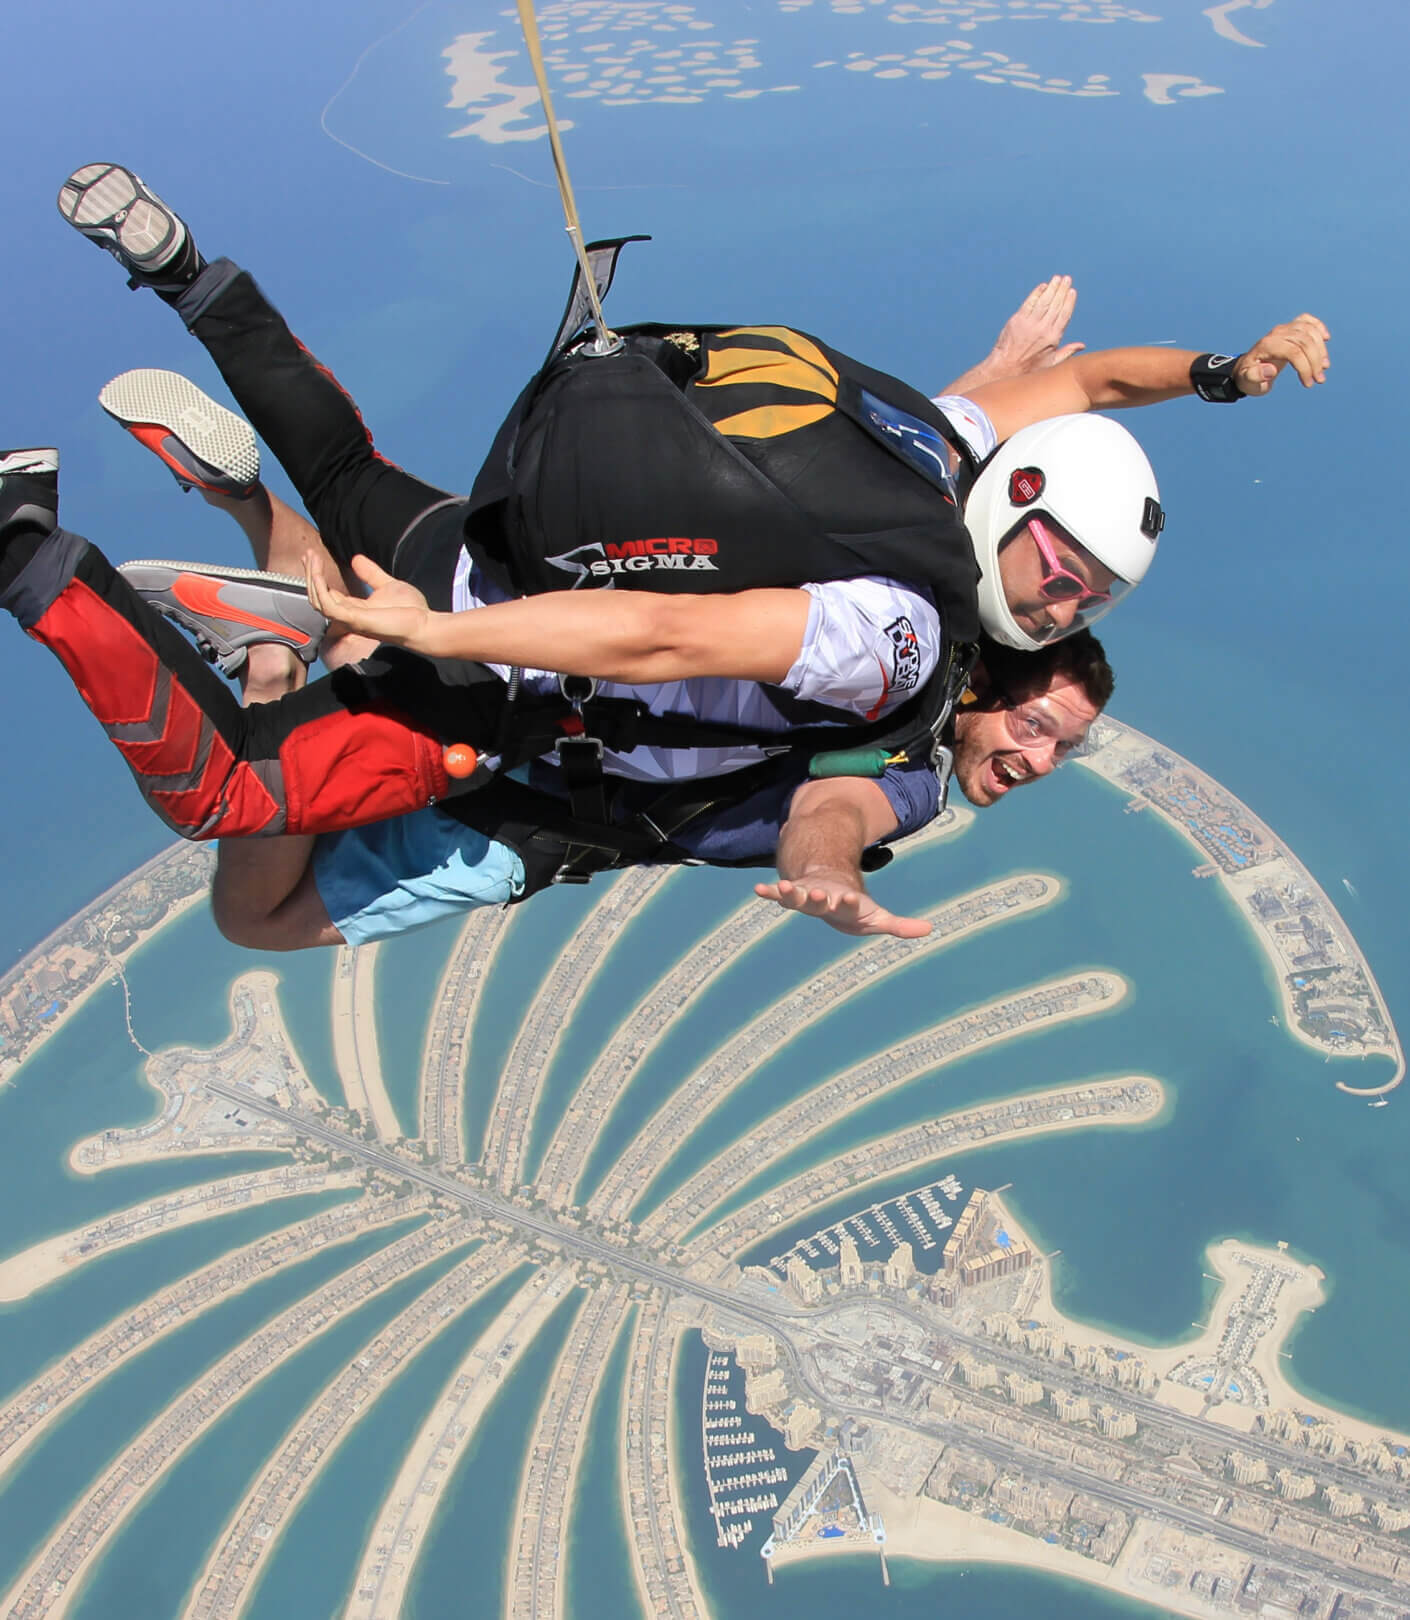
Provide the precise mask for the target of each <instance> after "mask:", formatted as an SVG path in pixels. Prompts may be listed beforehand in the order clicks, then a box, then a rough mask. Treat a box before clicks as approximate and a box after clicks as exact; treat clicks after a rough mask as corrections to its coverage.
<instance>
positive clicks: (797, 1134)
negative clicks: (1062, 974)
mask: <svg viewBox="0 0 1410 1620" xmlns="http://www.w3.org/2000/svg"><path fill="white" fill-rule="evenodd" d="M1126 991H1127V984H1126V981H1125V979H1123V978H1121V977H1119V976H1118V975H1117V974H1115V973H1105V972H1094V973H1086V974H1080V975H1072V976H1071V977H1066V978H1062V979H1052V980H1049V981H1048V983H1046V984H1039V985H1032V986H1029V987H1028V988H1027V989H1024V990H1019V991H1015V992H1013V993H1012V994H1010V995H1008V996H1005V997H1004V998H1003V999H1002V1000H1001V1001H995V1002H990V1003H989V1004H988V1005H987V1006H984V1007H977V1008H972V1009H971V1010H970V1011H968V1012H965V1013H961V1014H960V1016H959V1017H957V1018H948V1019H946V1020H945V1021H944V1022H943V1023H938V1024H932V1025H931V1026H930V1028H929V1029H926V1030H922V1031H921V1033H920V1034H919V1035H913V1036H912V1037H911V1038H910V1039H909V1040H908V1041H904V1042H901V1043H899V1044H898V1045H897V1046H895V1047H894V1048H893V1049H892V1050H891V1051H889V1052H885V1051H883V1052H881V1053H877V1054H874V1055H873V1056H871V1057H868V1058H864V1059H863V1060H862V1061H861V1062H860V1063H854V1064H853V1065H852V1066H851V1068H848V1069H843V1070H842V1071H841V1072H840V1073H837V1074H832V1075H829V1076H828V1078H827V1079H826V1080H823V1081H821V1082H820V1083H819V1084H818V1085H816V1086H814V1087H813V1088H812V1089H811V1090H810V1091H805V1092H804V1093H803V1094H802V1095H801V1096H799V1097H795V1098H794V1099H793V1100H792V1101H791V1102H789V1103H787V1104H785V1105H784V1107H782V1108H780V1109H778V1110H777V1111H776V1112H775V1113H773V1114H771V1115H769V1117H768V1118H767V1119H765V1120H763V1121H761V1122H760V1123H759V1124H758V1125H757V1126H755V1127H754V1129H753V1130H751V1131H750V1133H749V1135H748V1136H747V1137H745V1138H743V1139H742V1140H740V1141H736V1142H733V1143H731V1144H730V1146H729V1147H727V1148H726V1149H725V1150H724V1151H723V1152H722V1153H719V1154H717V1155H716V1156H715V1158H713V1159H712V1160H711V1161H710V1162H709V1163H708V1164H706V1165H705V1166H704V1167H703V1168H702V1169H701V1170H699V1171H697V1173H696V1174H695V1175H694V1176H692V1177H691V1178H690V1180H689V1181H687V1182H686V1183H685V1184H684V1185H683V1186H682V1187H680V1188H679V1189H678V1191H676V1192H674V1193H672V1194H671V1196H670V1198H668V1199H667V1200H666V1202H665V1203H664V1204H661V1205H660V1206H659V1207H658V1208H657V1209H655V1210H653V1211H652V1213H651V1214H650V1215H648V1216H647V1217H646V1218H645V1219H644V1220H643V1221H642V1230H643V1232H649V1233H651V1234H653V1235H655V1236H658V1237H659V1236H662V1235H664V1234H665V1233H667V1232H671V1233H674V1234H679V1233H681V1232H682V1231H684V1234H685V1241H686V1242H687V1243H689V1242H690V1241H691V1240H692V1238H693V1237H694V1236H695V1235H696V1234H697V1233H698V1232H699V1229H700V1227H701V1226H702V1225H703V1224H704V1222H705V1221H707V1220H708V1219H709V1214H710V1211H712V1210H714V1209H717V1208H718V1207H719V1206H720V1205H721V1204H722V1203H724V1202H726V1201H727V1200H728V1199H730V1198H732V1197H734V1196H735V1194H736V1193H737V1192H738V1191H739V1189H740V1188H741V1187H743V1186H745V1185H746V1184H747V1183H748V1182H750V1181H752V1180H753V1179H754V1177H755V1176H756V1175H758V1174H759V1173H760V1172H761V1171H765V1170H767V1169H768V1167H769V1166H770V1165H773V1164H776V1163H777V1162H778V1161H779V1160H780V1159H782V1158H787V1157H789V1156H790V1155H791V1154H793V1153H794V1152H796V1151H797V1149H798V1148H800V1147H802V1146H803V1145H804V1144H806V1143H807V1142H808V1141H810V1140H811V1139H812V1138H813V1137H815V1136H818V1135H820V1134H821V1133H822V1132H824V1131H827V1130H830V1129H831V1128H832V1127H833V1126H834V1125H835V1124H836V1123H837V1121H838V1120H839V1119H842V1118H844V1117H845V1116H846V1115H848V1114H850V1113H853V1112H855V1111H856V1110H857V1109H858V1108H862V1107H865V1106H867V1105H868V1104H870V1103H872V1102H874V1101H875V1100H876V1099H877V1098H878V1097H880V1096H882V1095H883V1094H884V1093H886V1092H888V1091H893V1090H895V1089H897V1088H899V1087H902V1086H906V1085H909V1084H910V1083H911V1082H912V1081H914V1080H918V1079H920V1078H921V1077H922V1076H926V1075H933V1074H937V1073H938V1072H939V1071H940V1070H941V1069H944V1068H947V1067H948V1066H949V1065H950V1064H952V1063H959V1062H963V1061H967V1060H968V1059H970V1058H973V1057H976V1056H978V1054H979V1053H981V1052H986V1051H989V1050H990V1049H991V1048H993V1047H995V1046H999V1045H1002V1044H1003V1043H1004V1042H1006V1041H1011V1040H1014V1039H1017V1038H1019V1037H1024V1036H1029V1035H1036V1034H1041V1033H1042V1032H1043V1031H1045V1030H1048V1029H1052V1028H1055V1027H1056V1026H1057V1025H1059V1024H1065V1023H1070V1022H1071V1021H1072V1020H1073V1019H1077V1018H1089V1017H1091V1016H1092V1015H1093V1014H1095V1013H1102V1012H1109V1011H1110V1010H1111V1009H1112V1008H1113V1007H1115V1006H1117V1005H1118V1004H1119V1003H1120V1002H1121V1001H1122V1000H1123V999H1124V998H1125V995H1126ZM1012 1101H1013V1099H1012V1097H1009V1098H1006V1099H1005V1100H1004V1107H1006V1108H1007V1107H1009V1106H1010V1105H1011V1103H1012Z"/></svg>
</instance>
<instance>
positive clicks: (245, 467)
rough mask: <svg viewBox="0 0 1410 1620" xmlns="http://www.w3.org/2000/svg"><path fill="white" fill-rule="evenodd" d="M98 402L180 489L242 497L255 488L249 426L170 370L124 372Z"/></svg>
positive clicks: (256, 458) (255, 445)
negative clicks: (152, 457)
mask: <svg viewBox="0 0 1410 1620" xmlns="http://www.w3.org/2000/svg"><path fill="white" fill-rule="evenodd" d="M98 403H99V404H100V405H101V406H102V407H103V409H104V410H105V411H106V412H107V413H108V415H109V416H111V417H112V419H113V420H114V421H115V422H117V423H119V424H120V425H121V426H122V427H125V428H126V429H127V431H128V432H129V433H130V434H131V435H132V437H133V438H134V439H136V440H137V442H138V443H139V444H140V445H143V446H145V448H146V449H148V450H150V451H151V452H152V454H153V455H154V456H156V457H158V458H159V459H160V460H161V461H162V462H164V463H165V464H166V466H167V467H168V468H169V469H170V471H171V473H172V475H173V476H174V477H175V479H176V481H177V483H178V484H180V485H181V487H182V488H183V489H202V490H205V491H207V493H209V494H212V495H226V496H229V497H231V498H232V499H233V500H237V501H242V500H247V499H248V498H249V497H250V496H251V495H253V494H254V492H255V491H256V490H257V489H258V488H259V445H258V443H257V442H256V440H255V430H254V429H253V428H252V427H251V426H250V424H249V423H248V422H247V421H245V419H244V418H243V417H241V416H236V414H235V412H234V411H228V410H226V408H225V407H224V406H223V405H217V404H216V402H215V401H214V400H213V399H211V398H210V396H209V395H207V394H203V393H202V392H201V390H200V389H199V388H197V387H196V385H195V383H193V382H188V381H187V379H186V378H185V377H182V376H180V375H179V374H178V373H177V372H175V371H124V372H123V374H122V375H121V376H120V377H114V378H113V380H112V381H111V382H110V383H108V384H107V385H106V386H105V387H104V388H103V390H102V392H101V393H100V394H99V395H98Z"/></svg>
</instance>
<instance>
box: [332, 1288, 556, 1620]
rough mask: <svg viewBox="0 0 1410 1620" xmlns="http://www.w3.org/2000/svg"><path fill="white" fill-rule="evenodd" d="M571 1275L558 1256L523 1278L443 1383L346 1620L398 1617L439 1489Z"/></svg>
mask: <svg viewBox="0 0 1410 1620" xmlns="http://www.w3.org/2000/svg"><path fill="white" fill-rule="evenodd" d="M572 1273H573V1267H572V1265H571V1263H569V1262H566V1261H559V1262H557V1263H555V1264H553V1265H551V1266H549V1267H547V1268H546V1269H545V1270H543V1271H540V1272H537V1273H536V1274H535V1275H534V1276H532V1277H531V1278H529V1280H528V1281H527V1282H525V1283H524V1285H523V1286H522V1287H521V1288H519V1289H518V1290H517V1291H516V1293H515V1294H514V1296H513V1298H512V1299H511V1300H510V1301H509V1303H508V1304H507V1305H506V1306H505V1307H504V1309H503V1310H501V1311H500V1313H499V1315H498V1316H496V1317H495V1319H494V1321H492V1322H491V1323H490V1325H489V1326H488V1327H487V1328H486V1329H485V1330H484V1332H483V1333H481V1334H480V1336H479V1337H478V1338H477V1339H476V1340H475V1342H474V1344H472V1345H471V1346H470V1348H469V1350H468V1351H466V1353H465V1355H464V1357H463V1358H462V1360H461V1361H460V1363H459V1365H458V1366H457V1367H456V1369H455V1371H454V1372H453V1373H452V1374H451V1375H450V1377H449V1378H448V1379H447V1380H446V1383H445V1386H444V1388H443V1389H442V1390H441V1393H440V1395H439V1397H438V1398H437V1401H436V1406H435V1410H434V1411H433V1412H432V1414H431V1416H430V1417H429V1418H428V1419H427V1421H426V1423H425V1424H424V1425H423V1426H422V1428H421V1431H420V1432H419V1433H418V1434H417V1436H416V1438H415V1439H414V1440H413V1441H412V1442H411V1445H410V1447H409V1448H408V1449H407V1452H406V1455H405V1456H404V1457H403V1459H402V1464H401V1468H400V1469H399V1470H398V1472H397V1476H396V1478H395V1479H394V1480H393V1482H392V1488H391V1490H390V1491H388V1493H387V1496H386V1499H385V1500H384V1501H383V1503H382V1506H381V1509H380V1510H379V1512H378V1514H377V1517H376V1520H375V1521H374V1526H373V1529H372V1533H371V1535H370V1537H369V1539H368V1543H367V1545H366V1546H365V1547H364V1548H363V1550H362V1556H361V1558H360V1560H359V1562H358V1570H359V1572H360V1573H359V1575H358V1578H357V1584H356V1586H355V1587H354V1589H353V1595H352V1598H351V1599H350V1600H349V1602H348V1606H347V1608H346V1609H345V1610H344V1611H343V1613H344V1617H345V1620H397V1616H398V1615H400V1614H401V1612H402V1606H403V1603H404V1602H405V1598H406V1592H407V1588H408V1587H409V1585H410V1583H411V1579H412V1577H413V1575H414V1574H415V1572H416V1563H417V1560H418V1559H419V1558H420V1556H421V1553H422V1550H423V1549H424V1547H425V1545H426V1531H427V1528H428V1527H429V1525H430V1523H431V1520H432V1519H433V1518H434V1517H435V1514H436V1510H437V1508H439V1506H440V1499H441V1489H442V1487H443V1486H444V1485H445V1483H446V1482H447V1481H448V1480H449V1479H450V1477H451V1473H452V1471H453V1469H454V1467H455V1464H456V1462H457V1461H458V1459H459V1457H460V1456H461V1455H462V1454H463V1453H464V1451H465V1448H466V1446H467V1445H468V1444H469V1442H470V1440H471V1439H472V1437H473V1436H474V1434H475V1431H476V1429H477V1428H478V1427H479V1424H480V1421H481V1419H482V1418H483V1417H484V1415H485V1413H486V1412H487V1411H488V1410H489V1406H490V1403H491V1402H492V1401H493V1400H494V1398H495V1396H496V1395H497V1394H498V1393H499V1391H500V1389H501V1388H502V1387H503V1384H504V1379H505V1376H506V1374H507V1373H508V1371H509V1369H510V1368H512V1367H514V1366H516V1365H517V1364H518V1362H519V1360H520V1359H521V1358H522V1356H523V1355H524V1353H525V1351H526V1350H528V1349H529V1347H530V1346H531V1345H532V1344H533V1343H534V1340H535V1338H536V1337H537V1335H538V1332H539V1329H540V1328H542V1326H543V1325H544V1323H545V1322H546V1321H547V1320H548V1318H549V1317H550V1316H551V1315H552V1313H553V1308H554V1306H556V1305H557V1304H558V1302H559V1300H560V1299H561V1298H562V1297H563V1293H564V1290H565V1289H566V1288H568V1287H569V1286H570V1285H571V1282H572ZM501 1350H504V1351H505V1354H504V1355H503V1356H501V1355H500V1354H499V1352H500V1351H501Z"/></svg>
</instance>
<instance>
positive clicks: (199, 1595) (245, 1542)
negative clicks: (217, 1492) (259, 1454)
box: [183, 1240, 522, 1620]
mask: <svg viewBox="0 0 1410 1620" xmlns="http://www.w3.org/2000/svg"><path fill="white" fill-rule="evenodd" d="M521 1252H522V1251H521V1250H520V1249H519V1248H518V1246H517V1245H515V1244H512V1243H510V1242H508V1241H506V1240H500V1241H498V1242H492V1243H488V1244H485V1245H483V1246H482V1247H480V1248H478V1249H477V1250H476V1251H475V1252H474V1253H473V1254H471V1255H468V1256H467V1257H466V1258H465V1259H464V1260H462V1261H461V1262H460V1264H459V1265H457V1266H455V1267H454V1268H452V1269H451V1270H450V1271H448V1272H446V1273H445V1274H444V1275H443V1276H442V1277H440V1278H439V1279H438V1280H437V1281H436V1282H434V1283H432V1285H431V1286H430V1287H429V1288H428V1289H426V1290H425V1291H424V1292H422V1293H421V1294H419V1295H417V1297H416V1299H415V1300H413V1301H412V1303H411V1304H410V1305H408V1306H407V1307H406V1309H405V1310H403V1311H402V1312H401V1313H400V1314H399V1315H397V1316H396V1317H394V1318H393V1320H392V1321H390V1322H388V1323H387V1324H386V1325H385V1326H384V1327H382V1328H380V1329H379V1330H378V1331H377V1333H376V1334H375V1336H374V1337H373V1338H372V1339H371V1340H370V1341H369V1342H368V1343H367V1344H365V1345H364V1346H363V1347H362V1349H361V1350H360V1351H359V1352H358V1353H357V1354H356V1355H355V1356H354V1357H353V1358H352V1359H351V1360H350V1361H349V1363H348V1364H347V1365H346V1366H345V1367H343V1369H342V1370H341V1371H340V1372H338V1373H337V1374H335V1376H334V1377H333V1378H332V1379H331V1380H330V1381H329V1382H328V1383H327V1384H325V1385H324V1387H323V1388H322V1389H321V1390H320V1391H319V1393H318V1394H317V1395H316V1396H314V1398H313V1400H312V1401H311V1402H310V1403H309V1405H308V1406H307V1407H306V1408H305V1409H304V1411H303V1412H301V1413H300V1414H299V1416H298V1418H296V1419H295V1421H294V1424H293V1426H292V1428H290V1429H289V1431H288V1432H287V1433H286V1434H285V1435H284V1437H283V1438H282V1440H280V1441H279V1442H278V1444H277V1445H276V1446H275V1447H274V1448H273V1450H272V1452H271V1454H270V1460H269V1461H268V1462H267V1463H266V1465H265V1467H264V1470H263V1472H262V1473H261V1474H260V1476H259V1477H258V1478H257V1479H256V1480H255V1482H254V1483H253V1484H252V1485H251V1486H250V1488H249V1490H248V1491H247V1492H246V1494H245V1497H244V1499H243V1501H241V1503H240V1504H239V1506H238V1507H237V1508H236V1509H235V1511H234V1513H233V1514H232V1515H231V1516H230V1518H229V1519H228V1520H227V1521H226V1523H225V1525H224V1527H223V1528H222V1530H221V1532H220V1535H219V1537H218V1538H217V1540H216V1551H215V1553H214V1554H213V1555H212V1556H211V1558H210V1559H209V1560H208V1561H207V1564H206V1567H205V1569H204V1570H203V1571H202V1573H201V1576H200V1578H199V1579H198V1580H197V1582H196V1583H195V1585H194V1587H193V1588H192V1589H191V1591H190V1593H188V1595H187V1601H186V1606H185V1609H184V1610H183V1620H234V1617H235V1616H236V1615H238V1614H240V1613H242V1612H243V1610H244V1608H245V1605H246V1603H247V1601H248V1599H249V1596H250V1593H251V1591H252V1589H253V1588H254V1586H255V1584H256V1582H257V1581H258V1580H259V1578H260V1574H261V1573H262V1570H263V1567H264V1565H265V1563H266V1561H267V1560H268V1558H269V1556H270V1555H271V1553H272V1552H273V1551H274V1549H275V1548H276V1547H277V1546H278V1543H279V1531H280V1529H281V1527H282V1526H283V1525H284V1524H286V1523H287V1522H288V1521H289V1520H290V1519H291V1518H292V1517H293V1516H294V1514H295V1513H296V1512H297V1510H298V1506H299V1504H300V1503H301V1502H302V1501H303V1500H304V1499H305V1497H307V1495H308V1493H309V1492H310V1491H311V1490H312V1489H313V1487H314V1484H315V1483H316V1482H317V1480H318V1478H319V1476H320V1475H321V1474H322V1472H323V1470H324V1468H325V1467H326V1466H327V1465H328V1463H329V1462H330V1461H331V1460H332V1459H333V1457H334V1456H335V1455H336V1454H337V1451H338V1448H339V1446H340V1445H341V1444H342V1442H343V1440H344V1439H345V1438H346V1434H347V1431H348V1430H349V1429H350V1428H352V1427H353V1426H354V1425H355V1424H356V1423H358V1422H359V1421H360V1420H361V1419H362V1417H363V1416H365V1415H366V1413H367V1412H369V1411H370V1410H371V1409H372V1407H373V1406H375V1405H376V1403H377V1399H378V1397H379V1396H380V1395H381V1394H382V1393H383V1392H384V1391H385V1390H386V1388H387V1386H388V1384H390V1383H391V1382H392V1381H393V1380H394V1379H396V1378H397V1377H398V1375H399V1374H400V1373H402V1372H403V1371H404V1369H405V1367H406V1365H407V1363H408V1362H409V1361H411V1360H412V1359H414V1358H415V1357H416V1356H417V1355H419V1354H420V1352H421V1351H422V1350H423V1349H425V1347H426V1346H427V1345H428V1344H430V1343H431V1342H432V1341H433V1340H435V1339H436V1338H438V1337H439V1336H440V1335H441V1334H442V1333H444V1332H445V1331H446V1330H447V1329H448V1328H450V1327H452V1326H453V1325H454V1324H455V1323H456V1322H457V1321H458V1320H459V1319H460V1317H461V1316H462V1315H463V1313H464V1312H465V1311H467V1310H469V1308H470V1307H471V1306H472V1305H473V1304H474V1303H475V1301H476V1300H477V1299H479V1298H480V1297H481V1295H482V1294H483V1293H484V1292H485V1290H486V1289H487V1288H489V1287H490V1286H491V1285H492V1284H493V1283H494V1282H495V1281H496V1280H497V1279H498V1278H499V1277H500V1276H501V1275H502V1274H503V1273H504V1271H505V1270H506V1269H507V1268H508V1267H510V1266H513V1265H515V1264H516V1263H517V1262H518V1259H519V1256H520V1253H521Z"/></svg>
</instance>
